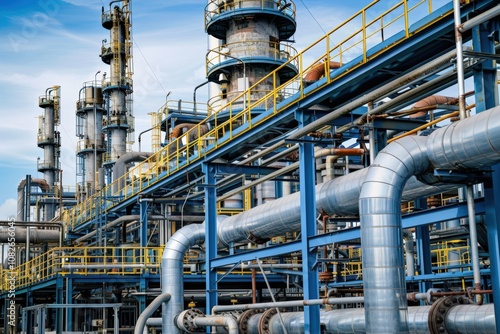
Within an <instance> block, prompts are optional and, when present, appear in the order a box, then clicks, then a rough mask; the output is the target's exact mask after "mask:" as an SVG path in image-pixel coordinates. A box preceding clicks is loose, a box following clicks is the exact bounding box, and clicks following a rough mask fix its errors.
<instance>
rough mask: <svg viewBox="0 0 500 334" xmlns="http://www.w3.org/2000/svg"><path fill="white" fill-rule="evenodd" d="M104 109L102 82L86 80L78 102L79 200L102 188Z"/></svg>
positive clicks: (104, 146) (104, 145) (77, 152)
mask: <svg viewBox="0 0 500 334" xmlns="http://www.w3.org/2000/svg"><path fill="white" fill-rule="evenodd" d="M98 73H99V72H98ZM98 73H96V76H97V74H98ZM104 112H105V109H104V100H103V96H102V87H101V85H100V83H99V84H98V83H97V80H94V81H92V82H85V83H84V84H83V87H82V89H80V93H79V98H78V101H77V102H76V135H77V137H79V138H80V140H79V141H78V143H77V148H76V155H77V175H76V176H77V186H78V189H77V194H78V200H79V201H83V200H85V198H86V197H87V196H91V195H93V194H94V193H95V192H96V191H97V190H99V182H98V179H99V178H98V177H97V172H98V171H99V169H100V168H101V167H102V156H103V154H104V153H105V152H106V141H105V140H104V139H105V138H104V133H103V131H102V120H103V115H104Z"/></svg>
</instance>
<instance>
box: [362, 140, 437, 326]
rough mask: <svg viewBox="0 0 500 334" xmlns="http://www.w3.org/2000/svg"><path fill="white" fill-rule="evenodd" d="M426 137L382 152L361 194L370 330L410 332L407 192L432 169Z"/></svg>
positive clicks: (367, 176) (364, 267)
mask: <svg viewBox="0 0 500 334" xmlns="http://www.w3.org/2000/svg"><path fill="white" fill-rule="evenodd" d="M426 142H427V138H425V137H405V138H402V139H400V140H398V141H396V142H394V143H396V145H393V144H391V145H390V146H388V147H387V148H386V149H384V150H382V151H381V152H380V153H379V154H378V156H377V158H376V159H375V161H374V163H373V164H372V165H371V166H370V168H369V169H368V173H367V174H366V178H365V180H364V182H363V185H362V187H361V193H360V196H359V214H360V220H361V247H362V253H363V265H362V266H363V284H364V290H365V306H366V309H365V318H366V332H367V333H374V334H375V333H377V334H378V333H395V334H396V333H407V332H408V305H407V301H406V280H405V277H406V275H405V270H404V257H403V253H404V252H403V231H402V223H401V196H402V193H403V188H404V185H405V183H406V181H407V180H408V179H409V178H410V177H411V176H412V175H418V174H422V173H424V172H426V171H427V170H428V169H429V167H430V164H429V161H428V159H427V158H426V157H427V154H426V147H425V143H426Z"/></svg>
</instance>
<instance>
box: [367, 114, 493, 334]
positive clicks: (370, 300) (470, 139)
mask: <svg viewBox="0 0 500 334" xmlns="http://www.w3.org/2000/svg"><path fill="white" fill-rule="evenodd" d="M499 113H500V107H496V108H492V109H490V110H487V111H484V112H482V113H480V114H478V115H476V116H474V117H471V118H467V119H465V120H461V121H459V122H456V123H453V124H451V125H449V126H447V127H445V128H441V129H438V130H436V131H434V132H433V133H432V134H431V135H430V136H429V137H405V138H402V139H400V140H398V141H396V142H394V143H391V144H390V145H389V146H387V147H386V148H385V149H384V150H382V151H381V152H380V153H379V155H378V156H377V158H376V159H375V161H374V164H372V165H371V166H370V167H369V168H368V173H367V174H366V178H365V180H364V183H363V186H362V188H361V194H360V197H359V211H360V218H361V240H362V243H361V248H362V252H363V281H364V288H365V306H366V310H365V312H366V329H367V333H400V332H405V331H407V329H408V328H407V326H408V321H407V305H406V299H405V296H406V282H405V279H404V277H405V275H404V260H403V257H402V254H403V250H402V246H401V238H402V231H401V229H402V226H401V205H400V203H401V196H402V193H403V187H404V184H405V183H406V181H407V180H408V179H409V178H410V177H411V176H412V175H417V176H420V177H421V178H425V179H426V180H427V182H429V181H432V180H436V178H435V177H434V176H433V175H429V172H432V171H433V170H434V169H445V170H448V171H450V170H451V171H453V170H456V169H460V170H466V171H469V172H470V171H481V169H484V168H489V167H490V166H492V165H494V164H496V163H498V162H499V161H500V117H498V114H499Z"/></svg>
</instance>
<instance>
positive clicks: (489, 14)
mask: <svg viewBox="0 0 500 334" xmlns="http://www.w3.org/2000/svg"><path fill="white" fill-rule="evenodd" d="M498 15H500V5H497V6H496V7H493V8H491V9H490V10H488V11H486V12H484V13H482V14H479V15H478V16H476V17H474V18H472V19H470V20H467V21H466V22H464V23H462V24H461V25H459V26H458V31H460V32H461V33H464V32H466V31H467V30H470V29H472V28H473V27H475V26H477V25H479V24H481V23H483V22H486V21H489V20H491V19H493V18H495V17H496V16H498Z"/></svg>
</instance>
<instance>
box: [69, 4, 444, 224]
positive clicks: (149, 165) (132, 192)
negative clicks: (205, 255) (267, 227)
mask: <svg viewBox="0 0 500 334" xmlns="http://www.w3.org/2000/svg"><path fill="white" fill-rule="evenodd" d="M410 3H411V5H410ZM377 4H379V5H380V4H381V2H380V1H374V2H373V3H371V4H370V5H368V6H367V7H365V8H363V9H362V10H360V11H359V12H357V13H356V14H355V15H353V16H352V17H350V18H349V19H348V20H347V21H345V22H344V23H342V24H341V25H339V26H338V27H337V28H335V29H333V30H332V31H330V32H329V33H328V34H326V35H325V36H323V37H322V38H321V39H319V40H318V41H316V42H315V43H313V44H312V45H311V46H309V47H308V48H306V49H305V50H304V51H302V52H300V53H299V54H298V55H297V56H296V57H293V58H292V59H290V61H289V62H292V61H293V62H295V63H296V64H298V74H297V75H296V76H295V77H293V78H292V79H291V80H289V81H288V82H286V83H284V84H280V81H279V80H278V73H279V71H280V70H281V69H282V68H283V67H284V66H289V64H290V63H289V62H286V63H284V64H283V65H281V66H280V67H278V68H277V69H276V70H274V71H273V72H271V73H269V74H268V75H267V76H265V77H264V78H262V79H261V80H259V81H258V82H256V83H255V84H253V85H252V86H251V87H250V88H249V89H248V90H247V91H245V92H243V93H242V94H240V95H239V96H237V97H236V98H235V100H234V101H241V100H245V101H249V103H247V105H246V106H244V108H243V110H242V104H241V102H229V103H228V104H226V105H224V106H222V107H221V108H220V109H219V112H216V113H214V114H213V115H211V116H210V118H207V119H206V120H205V121H204V122H201V123H200V124H198V125H197V126H194V127H193V128H191V129H190V130H189V131H187V132H185V133H184V134H183V135H182V136H179V137H178V138H177V139H175V140H173V141H172V142H171V143H169V144H168V145H167V146H165V147H164V148H163V149H162V150H160V151H159V152H157V153H155V154H153V155H152V156H150V157H149V158H148V159H147V160H145V161H144V162H143V163H140V164H138V165H136V166H135V167H134V168H132V169H131V170H130V171H129V172H128V173H127V174H125V175H124V176H123V177H122V178H120V179H117V180H115V181H114V182H113V183H112V184H110V185H108V186H107V187H105V188H104V189H103V190H102V191H101V192H99V193H97V194H95V195H94V196H92V197H90V198H89V199H87V200H86V201H85V202H83V203H81V204H79V205H77V206H75V207H73V208H72V209H70V210H67V211H66V213H65V216H64V217H63V219H64V221H67V222H69V224H70V227H71V228H74V227H76V226H77V225H79V224H81V223H84V222H87V221H89V220H90V219H92V218H93V217H94V216H95V214H96V213H95V212H94V211H95V210H94V209H95V208H96V207H98V208H99V211H100V212H103V211H106V210H109V209H111V208H113V207H114V206H115V205H117V204H118V203H120V202H121V201H123V200H126V199H128V198H131V197H133V196H136V195H137V194H139V193H141V192H142V191H144V190H145V189H147V188H148V187H150V186H151V185H153V184H156V183H158V182H160V181H162V180H164V179H165V178H167V177H168V176H170V175H172V174H173V173H175V172H178V171H180V170H183V169H185V168H187V166H189V165H190V164H191V163H194V162H196V161H198V160H200V159H201V158H202V157H204V156H205V155H207V154H209V153H211V152H213V151H215V150H217V149H219V148H220V147H222V146H224V145H228V144H229V143H230V142H231V141H232V140H233V139H235V138H237V137H240V136H242V135H243V134H245V133H247V132H248V131H250V130H251V129H252V128H255V127H256V126H258V125H260V124H262V123H264V122H266V121H268V120H270V119H271V118H273V117H274V116H275V115H277V114H279V113H281V112H282V111H284V110H286V109H287V108H288V107H290V106H291V105H292V104H297V102H298V101H300V100H301V99H303V98H305V97H308V96H310V95H312V94H314V93H315V92H316V91H317V90H318V89H320V88H322V87H325V86H327V85H329V84H330V83H331V82H332V80H338V79H339V78H341V77H343V76H345V75H347V74H348V73H351V72H352V71H353V70H355V69H356V68H358V67H360V66H362V65H363V64H365V63H367V62H368V61H370V60H371V59H372V58H374V57H376V56H378V55H380V54H381V53H383V52H385V51H387V50H388V49H390V48H392V47H394V46H395V45H397V44H398V43H401V42H402V41H404V40H405V39H407V38H408V37H409V36H411V35H412V34H414V33H416V32H417V31H419V30H420V29H421V28H420V27H419V26H416V27H415V26H413V27H412V22H416V21H417V20H419V19H422V18H423V17H425V16H427V15H428V14H429V13H431V12H432V11H433V6H432V4H433V1H432V0H420V1H410V0H401V1H398V2H397V3H396V4H395V5H394V6H392V7H391V8H389V9H387V10H386V11H384V12H383V13H382V14H378V13H377V12H375V13H373V12H372V11H376V8H378V6H376V5H377ZM382 5H386V3H385V2H384V3H383V4H382ZM379 10H380V9H379ZM450 13H451V10H450ZM372 17H374V18H373V19H371V20H369V19H368V18H372ZM442 17H443V13H439V15H436V17H435V18H433V20H431V21H429V19H426V20H424V22H423V23H422V24H423V25H425V26H428V25H430V24H432V22H435V21H438V20H439V19H440V18H442ZM356 26H357V27H356ZM396 26H397V28H396ZM353 27H356V28H353ZM375 27H376V28H375ZM345 29H347V30H348V31H349V34H348V35H347V37H345V36H346V35H345V33H344V32H345ZM398 30H399V32H396V31H398ZM376 38H378V40H379V41H380V40H382V41H384V43H383V45H382V46H381V47H379V46H380V43H379V44H378V45H377V46H376V47H375V49H373V48H370V47H371V45H372V44H373V43H374V42H373V41H374V40H376ZM354 50H355V51H356V53H357V56H355V57H354V56H353V51H354ZM318 55H319V56H318ZM311 58H312V59H314V60H313V61H312V63H311V65H309V66H306V65H304V63H305V60H308V59H311ZM330 61H338V62H340V63H341V64H343V65H344V66H345V68H344V69H343V70H342V71H340V72H338V73H335V77H332V75H330V70H331V68H330ZM318 63H322V64H324V73H325V74H326V75H324V78H323V79H322V80H318V81H317V82H316V84H315V85H314V86H312V87H307V88H306V85H304V84H303V82H302V80H303V78H304V76H305V75H306V74H307V73H308V72H309V71H310V70H311V69H312V68H313V67H315V66H316V67H317V66H318ZM270 82H272V90H270V91H269V92H268V93H267V94H265V95H263V96H262V97H260V98H258V99H253V100H251V99H250V97H251V96H252V95H253V93H254V92H255V91H256V90H260V89H261V88H260V87H261V85H262V84H263V83H266V84H269V83H270ZM293 90H297V93H296V94H295V95H293V96H292V97H290V98H288V99H285V100H283V101H281V99H282V92H283V91H293ZM269 101H271V102H272V107H271V108H270V109H269V110H267V111H266V112H264V113H262V114H260V115H259V116H255V114H254V113H253V110H255V109H259V108H260V107H261V106H262V105H264V104H265V103H268V102H269ZM280 101H281V102H280ZM221 111H224V112H223V113H221ZM219 115H221V116H219ZM254 116H255V118H254ZM209 121H210V122H211V124H212V127H211V129H210V131H208V132H205V131H202V130H201V128H202V127H204V124H205V123H207V122H209Z"/></svg>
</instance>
